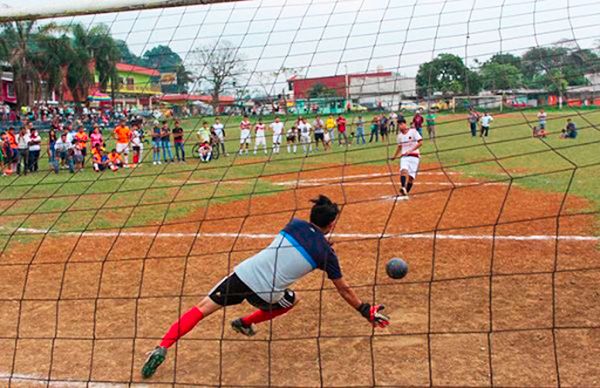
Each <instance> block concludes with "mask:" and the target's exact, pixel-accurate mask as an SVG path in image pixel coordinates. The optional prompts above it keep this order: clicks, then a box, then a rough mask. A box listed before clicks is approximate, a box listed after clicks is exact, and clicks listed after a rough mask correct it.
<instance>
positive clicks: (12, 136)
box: [6, 127, 19, 171]
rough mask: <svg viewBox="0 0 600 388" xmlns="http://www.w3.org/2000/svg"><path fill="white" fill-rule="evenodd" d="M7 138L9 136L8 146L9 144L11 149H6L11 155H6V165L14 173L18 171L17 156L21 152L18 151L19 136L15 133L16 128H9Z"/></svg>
mask: <svg viewBox="0 0 600 388" xmlns="http://www.w3.org/2000/svg"><path fill="white" fill-rule="evenodd" d="M6 136H7V139H8V144H9V147H8V148H7V149H6V151H7V153H10V154H8V155H6V164H7V166H8V167H9V168H10V169H11V170H12V171H16V169H17V155H18V153H19V150H18V149H19V146H18V144H17V134H16V133H15V128H14V127H10V128H8V132H7V133H6Z"/></svg>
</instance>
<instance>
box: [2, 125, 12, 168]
mask: <svg viewBox="0 0 600 388" xmlns="http://www.w3.org/2000/svg"><path fill="white" fill-rule="evenodd" d="M7 149H8V150H10V143H9V142H8V136H6V132H4V131H2V132H1V133H0V171H2V176H7V175H8V173H7V171H6V169H7V168H8V169H10V166H9V164H10V162H9V161H8V160H7V157H8V155H9V154H8V152H7ZM9 152H10V151H9Z"/></svg>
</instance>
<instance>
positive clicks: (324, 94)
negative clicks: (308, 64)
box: [308, 83, 337, 98]
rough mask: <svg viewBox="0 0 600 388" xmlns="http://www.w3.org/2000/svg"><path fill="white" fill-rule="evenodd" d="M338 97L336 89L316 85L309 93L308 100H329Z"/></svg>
mask: <svg viewBox="0 0 600 388" xmlns="http://www.w3.org/2000/svg"><path fill="white" fill-rule="evenodd" d="M335 96H337V92H336V90H335V89H331V88H328V87H327V86H325V85H323V84H320V83H316V84H314V85H313V86H312V87H311V88H310V90H309V91H308V98H328V97H335Z"/></svg>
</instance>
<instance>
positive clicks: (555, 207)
mask: <svg viewBox="0 0 600 388" xmlns="http://www.w3.org/2000/svg"><path fill="white" fill-rule="evenodd" d="M427 167H428V168H426V169H424V170H427V171H428V172H438V173H439V172H441V170H435V166H427ZM372 173H389V170H387V169H386V168H384V167H372V166H371V167H365V166H362V167H360V166H352V167H349V166H346V167H344V168H343V167H335V166H328V167H327V168H324V169H323V170H322V171H317V172H303V173H299V174H289V175H288V176H280V177H277V178H274V179H273V182H279V183H281V182H285V181H296V180H301V181H306V180H309V179H315V178H325V177H338V176H342V175H343V176H346V177H347V176H350V175H357V174H372ZM345 180H346V179H345ZM350 180H351V182H349V183H348V184H347V185H341V184H340V183H336V182H331V181H329V182H322V183H323V184H324V186H319V187H314V186H301V187H298V188H297V189H295V190H286V191H284V192H281V193H279V194H277V195H271V196H252V197H249V198H248V199H247V200H243V201H236V202H232V203H228V204H217V205H211V206H209V207H208V208H198V209H197V210H196V211H194V212H193V213H192V214H190V215H189V216H187V217H185V218H184V219H181V220H177V222H176V223H174V224H172V225H163V226H162V227H160V226H148V227H137V228H131V229H123V230H122V232H127V233H129V232H140V233H154V232H157V231H160V232H161V233H196V232H198V231H200V232H203V233H222V232H228V233H237V232H240V233H246V234H251V233H276V232H278V230H279V229H280V228H281V226H282V225H284V224H285V223H286V222H287V221H288V220H289V219H290V218H291V217H294V216H296V217H306V216H307V214H308V210H307V209H308V206H309V203H308V200H309V199H310V198H312V197H314V196H315V195H317V194H318V193H325V194H327V195H329V196H330V197H332V199H334V200H336V201H338V202H339V203H342V204H344V205H343V210H342V214H341V217H340V220H339V221H338V223H337V225H336V232H337V233H350V234H383V233H388V234H426V235H427V236H426V238H419V239H415V238H395V237H392V238H383V239H377V238H361V239H359V238H334V239H333V241H334V243H335V249H336V251H337V253H338V255H339V256H340V259H341V263H342V267H343V269H344V272H345V274H346V277H347V278H348V280H349V281H350V282H351V284H353V285H356V286H357V292H358V293H359V294H360V295H362V296H363V297H364V298H365V299H370V300H371V299H375V300H377V302H379V303H384V304H386V306H387V307H386V308H387V310H388V311H389V315H390V317H391V319H392V322H393V323H392V325H391V326H390V327H389V328H388V329H386V330H383V331H377V332H373V330H372V329H371V328H370V327H369V326H368V325H367V324H365V322H364V321H363V319H362V318H361V317H360V316H358V314H356V312H354V311H352V310H351V309H349V308H348V307H347V306H345V304H344V302H343V301H342V300H341V299H340V298H339V296H337V293H336V292H335V291H334V290H332V289H331V286H330V284H329V283H328V282H327V281H326V279H324V278H323V276H322V273H314V274H312V275H311V276H308V277H306V278H305V279H303V280H302V281H300V282H299V283H298V284H297V286H296V290H297V291H298V294H299V296H300V298H301V303H300V304H299V305H298V306H297V307H296V308H295V309H294V310H293V311H292V312H290V313H289V314H287V315H286V316H283V317H281V318H278V319H276V320H275V321H273V323H272V325H271V324H262V325H261V326H260V327H259V330H260V331H259V334H258V335H257V336H256V337H254V338H252V339H245V338H240V336H238V335H235V333H233V332H232V331H231V330H230V329H229V328H228V322H229V320H230V319H232V318H233V317H236V316H238V315H240V314H244V313H247V312H249V311H251V308H249V306H247V305H241V306H236V307H232V308H227V309H226V310H225V311H224V312H223V313H217V314H215V316H213V317H210V318H208V319H206V320H205V321H203V322H202V323H201V325H200V326H199V327H197V328H196V329H195V330H194V331H192V332H191V333H190V334H189V335H188V336H186V337H185V338H184V339H183V340H181V341H180V342H179V343H178V345H177V347H176V348H173V350H172V351H171V352H170V355H169V357H168V359H167V361H166V362H165V364H164V365H163V366H162V367H161V368H160V369H159V371H158V373H157V375H156V376H155V377H154V378H153V379H152V380H151V382H152V383H153V384H154V383H164V386H173V385H180V386H216V385H219V384H221V385H227V386H236V387H237V386H248V385H250V386H265V385H269V384H271V385H272V386H307V387H312V386H319V385H323V386H343V387H350V386H373V385H377V386H429V385H435V386H489V385H490V384H491V383H493V384H494V385H496V386H519V387H522V386H557V385H558V381H559V380H558V379H559V375H560V384H561V385H562V386H600V378H599V377H598V376H600V367H599V365H600V329H599V328H598V322H600V293H599V292H598V289H599V287H598V286H599V284H600V253H599V251H598V249H597V242H594V241H571V240H559V241H558V243H556V241H555V240H551V239H550V240H533V241H531V240H529V241H515V240H511V239H497V240H492V239H469V240H465V239H456V240H452V239H443V238H439V239H433V238H432V237H431V236H429V235H428V234H430V233H432V231H434V230H437V231H438V232H439V233H441V234H452V235H468V236H491V235H494V234H495V235H496V236H512V235H549V236H554V235H557V234H558V235H560V236H567V235H585V236H589V235H594V226H593V223H594V218H593V216H591V215H578V212H579V211H580V210H581V209H584V208H586V207H587V206H588V204H587V202H586V201H585V200H583V199H581V198H576V197H572V196H570V197H568V199H567V201H566V202H565V204H564V206H563V208H562V211H561V202H562V195H560V194H550V193H540V192H534V191H529V190H524V189H522V188H518V187H514V186H512V187H509V186H508V185H504V184H500V185H482V184H478V182H476V181H475V180H472V179H466V178H464V177H460V176H457V175H449V176H444V175H440V174H437V175H431V174H423V175H421V176H420V177H419V180H418V181H417V183H416V185H415V189H414V192H413V195H412V196H411V199H410V200H409V201H397V202H396V201H394V200H390V199H389V198H382V197H385V196H391V195H395V194H396V192H397V187H396V186H394V185H390V184H389V182H396V181H397V177H395V178H390V177H373V178H352V179H350ZM357 182H358V183H367V182H371V183H372V184H369V185H356V184H353V183H357ZM450 182H454V183H458V184H465V183H472V184H473V185H470V186H462V185H461V186H457V187H455V188H453V187H452V186H448V185H439V184H437V183H450ZM289 188H290V189H291V188H292V187H289ZM117 216H124V217H126V216H127V212H123V213H121V214H115V217H117ZM102 232H106V233H108V234H109V235H107V236H93V237H92V236H84V237H79V236H73V235H69V236H60V237H59V236H42V235H34V236H30V238H31V241H30V242H28V243H26V244H25V243H18V242H11V243H9V245H8V247H7V248H6V249H5V250H4V252H3V254H2V256H1V257H0V265H2V270H1V271H0V333H1V335H0V345H1V346H2V349H3V350H4V351H3V352H0V376H4V377H2V378H3V379H4V380H0V385H2V384H5V383H8V381H7V380H6V378H5V376H6V375H7V374H10V372H11V371H14V374H15V376H16V377H20V378H21V379H16V380H13V381H12V382H11V386H14V387H28V386H39V384H37V383H36V382H35V381H31V380H27V378H31V377H32V378H37V379H46V378H50V379H51V380H52V381H53V382H52V383H51V384H49V386H53V387H54V386H56V387H59V386H66V385H65V383H64V381H63V380H69V381H75V382H80V383H81V384H80V385H81V386H85V382H87V381H97V382H113V383H115V384H117V383H121V384H124V383H134V384H135V383H141V379H140V376H139V369H140V367H141V365H142V363H143V361H144V357H145V356H144V353H145V352H146V351H148V350H149V349H151V348H152V347H153V346H154V345H155V343H156V342H157V339H159V338H160V337H161V336H162V335H163V334H164V332H165V331H166V329H167V328H168V327H169V325H170V324H171V323H172V322H173V321H174V320H175V319H176V318H177V317H178V316H179V314H180V312H181V311H182V310H183V311H185V310H187V309H188V308H189V307H190V306H192V305H193V304H194V303H196V302H197V301H198V299H199V298H200V297H201V296H202V295H203V294H205V293H206V292H207V291H208V290H209V289H210V288H211V287H212V285H213V284H214V283H216V282H217V281H218V280H220V279H221V278H222V277H223V276H225V275H226V274H227V273H228V272H229V271H230V270H231V268H232V266H233V265H235V264H236V263H238V262H239V261H241V260H243V259H245V258H246V257H248V256H249V255H251V254H252V253H253V252H256V251H257V250H259V249H261V248H262V247H264V246H265V245H266V244H267V243H268V240H265V239H252V238H245V237H240V238H239V239H235V238H233V237H206V236H200V237H198V238H195V237H160V238H156V239H154V238H153V237H152V236H127V235H121V236H118V235H116V234H114V235H111V232H119V230H113V231H111V230H103V231H102ZM393 256H399V257H403V258H405V259H406V260H407V262H408V263H409V266H410V273H409V275H408V276H407V277H406V278H405V279H403V280H400V281H394V280H391V279H389V278H387V277H386V276H385V262H386V261H387V259H388V258H390V257H393ZM555 268H556V269H557V270H559V271H558V272H554V273H553V269H555ZM490 273H492V274H493V275H495V276H492V277H490ZM319 306H320V309H319ZM553 306H554V307H553ZM373 334H374V335H373ZM269 340H271V341H269ZM557 364H558V371H557ZM557 372H558V373H557ZM174 382H176V384H174ZM69 386H78V384H71V385H69ZM116 386H120V385H116ZM156 386H162V385H160V384H157V385H156Z"/></svg>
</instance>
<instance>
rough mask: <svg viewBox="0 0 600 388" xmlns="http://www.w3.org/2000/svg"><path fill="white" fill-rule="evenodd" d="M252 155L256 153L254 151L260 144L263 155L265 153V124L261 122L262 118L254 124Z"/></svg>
mask: <svg viewBox="0 0 600 388" xmlns="http://www.w3.org/2000/svg"><path fill="white" fill-rule="evenodd" d="M254 135H255V138H254V155H256V151H258V147H259V146H262V147H263V151H264V152H265V155H266V154H267V138H266V137H265V124H263V122H262V120H261V119H259V120H258V124H256V125H255V126H254Z"/></svg>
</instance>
